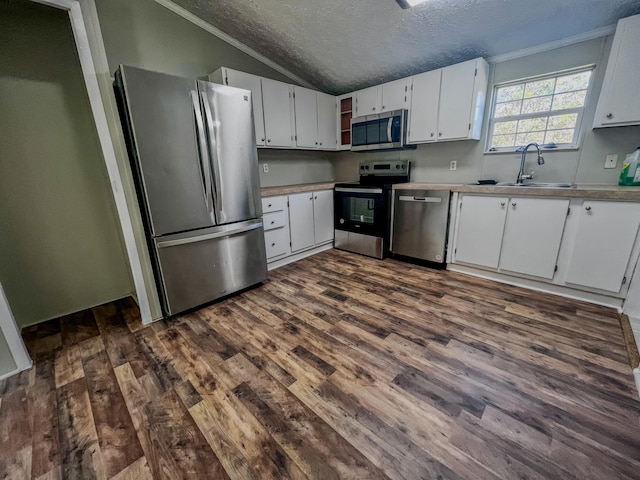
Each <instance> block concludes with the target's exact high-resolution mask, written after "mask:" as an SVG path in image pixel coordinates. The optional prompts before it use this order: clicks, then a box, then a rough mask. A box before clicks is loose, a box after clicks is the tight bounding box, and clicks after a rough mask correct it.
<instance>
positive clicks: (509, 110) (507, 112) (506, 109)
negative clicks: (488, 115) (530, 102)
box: [494, 101, 521, 118]
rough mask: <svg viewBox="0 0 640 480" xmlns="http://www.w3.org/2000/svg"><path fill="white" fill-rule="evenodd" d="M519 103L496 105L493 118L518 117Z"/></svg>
mask: <svg viewBox="0 0 640 480" xmlns="http://www.w3.org/2000/svg"><path fill="white" fill-rule="evenodd" d="M520 104H521V102H520V101H517V102H509V103H499V104H497V105H496V113H495V115H494V117H495V118H501V117H511V116H513V115H520Z"/></svg>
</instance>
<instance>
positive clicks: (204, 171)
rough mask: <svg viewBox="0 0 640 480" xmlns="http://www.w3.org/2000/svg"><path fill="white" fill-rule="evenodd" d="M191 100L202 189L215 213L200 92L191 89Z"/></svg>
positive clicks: (209, 210)
mask: <svg viewBox="0 0 640 480" xmlns="http://www.w3.org/2000/svg"><path fill="white" fill-rule="evenodd" d="M191 101H192V102H193V111H194V113H195V118H196V132H197V133H198V147H199V148H198V151H199V155H198V158H199V160H200V168H199V170H200V174H201V175H202V177H203V178H202V190H203V191H204V199H205V203H206V204H207V211H208V212H209V213H213V199H212V196H211V192H210V185H211V180H210V177H211V167H210V166H209V162H208V161H207V159H206V158H202V156H203V155H206V157H209V153H208V148H207V141H206V139H205V134H204V124H203V120H202V118H203V117H202V110H201V109H200V102H199V101H198V93H197V92H195V91H193V90H192V91H191Z"/></svg>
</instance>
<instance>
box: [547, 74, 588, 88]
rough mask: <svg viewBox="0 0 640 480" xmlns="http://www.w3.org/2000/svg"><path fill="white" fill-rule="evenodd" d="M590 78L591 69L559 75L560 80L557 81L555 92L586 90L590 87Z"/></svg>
mask: <svg viewBox="0 0 640 480" xmlns="http://www.w3.org/2000/svg"><path fill="white" fill-rule="evenodd" d="M590 78H591V71H588V72H582V73H575V74H573V75H565V76H564V77H559V78H558V82H557V83H556V92H555V93H562V92H571V91H573V90H586V89H587V88H588V87H589V79H590Z"/></svg>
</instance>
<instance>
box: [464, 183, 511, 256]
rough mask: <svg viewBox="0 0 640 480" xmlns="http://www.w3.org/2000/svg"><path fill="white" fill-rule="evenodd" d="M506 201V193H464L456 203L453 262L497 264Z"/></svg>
mask: <svg viewBox="0 0 640 480" xmlns="http://www.w3.org/2000/svg"><path fill="white" fill-rule="evenodd" d="M508 201H509V199H508V198H506V197H476V196H465V197H464V199H463V200H462V202H460V204H459V206H458V209H459V220H458V233H457V235H456V244H455V250H454V256H455V260H454V261H455V262H463V263H470V264H472V265H479V266H481V267H488V268H498V261H499V260H500V248H501V247H502V236H503V233H504V224H505V220H506V218H507V202H508Z"/></svg>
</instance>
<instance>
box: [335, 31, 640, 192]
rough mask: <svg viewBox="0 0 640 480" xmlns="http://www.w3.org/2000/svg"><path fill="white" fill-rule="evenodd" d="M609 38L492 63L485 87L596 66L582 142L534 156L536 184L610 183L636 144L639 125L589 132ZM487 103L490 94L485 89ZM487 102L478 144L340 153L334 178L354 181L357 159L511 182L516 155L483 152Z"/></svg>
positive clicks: (437, 178)
mask: <svg viewBox="0 0 640 480" xmlns="http://www.w3.org/2000/svg"><path fill="white" fill-rule="evenodd" d="M611 41H612V36H609V37H601V38H597V39H593V40H589V41H586V42H581V43H577V44H574V45H569V46H565V47H561V48H557V49H554V50H550V51H546V52H542V53H537V54H533V55H529V56H526V57H521V58H517V59H513V60H509V61H504V62H501V63H497V64H494V65H492V67H491V73H490V83H492V82H495V83H502V82H507V81H512V80H518V79H521V78H526V77H530V76H534V75H541V74H545V73H550V72H556V71H560V70H565V69H568V68H573V67H579V66H583V65H589V64H596V70H595V72H594V81H593V88H592V90H591V92H590V96H589V99H588V101H587V107H586V110H585V117H584V120H583V123H582V140H581V146H580V149H579V150H577V151H550V152H546V153H545V159H546V164H545V165H543V166H537V165H534V164H535V161H534V159H533V155H532V156H531V160H530V162H531V164H527V170H530V169H534V170H535V172H536V180H537V181H541V182H576V183H590V184H610V185H615V184H617V181H618V176H619V175H620V168H621V164H622V159H624V155H625V154H626V153H628V152H630V151H633V150H634V149H635V147H636V146H637V145H640V127H619V128H609V129H598V130H592V129H591V125H592V124H593V117H594V115H595V108H596V104H597V100H598V96H599V94H600V89H601V87H602V80H603V78H604V71H605V68H606V63H607V59H608V55H609V51H610V49H611ZM489 88H490V90H489V100H490V95H491V92H492V88H491V86H490V87H489ZM489 110H490V106H489V104H487V108H486V113H485V121H484V126H483V139H482V140H480V141H474V140H469V141H458V142H443V143H439V144H438V143H436V144H430V145H419V146H418V148H417V149H416V150H405V151H400V152H388V153H386V152H379V153H372V154H369V153H367V154H358V153H351V152H341V153H340V154H339V155H338V156H337V158H336V160H335V169H336V178H337V179H338V180H353V179H355V178H357V175H358V171H357V166H358V162H359V161H360V159H362V158H379V159H397V158H401V159H407V160H411V162H412V178H411V179H412V180H413V181H417V182H442V183H470V182H474V181H476V180H478V179H481V178H493V179H496V180H499V181H515V179H516V176H517V172H518V169H519V166H520V155H519V154H516V153H490V154H485V153H484V148H485V139H486V135H487V129H488V121H487V117H488V115H489ZM608 153H617V154H618V155H619V156H620V161H619V162H618V168H617V169H611V170H605V169H604V168H603V165H604V159H605V156H606V154H608ZM451 160H456V161H457V162H458V165H457V167H458V168H457V170H456V171H450V170H449V161H451Z"/></svg>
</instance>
